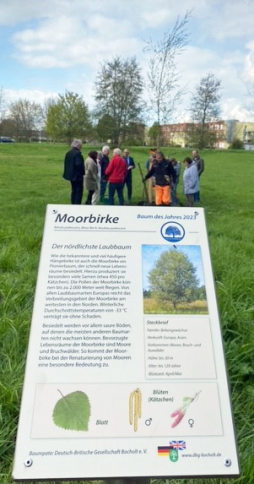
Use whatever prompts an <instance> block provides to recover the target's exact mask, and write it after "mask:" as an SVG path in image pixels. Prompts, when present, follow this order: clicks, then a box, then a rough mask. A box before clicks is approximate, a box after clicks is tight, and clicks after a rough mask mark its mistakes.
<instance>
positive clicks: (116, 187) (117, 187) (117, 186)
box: [108, 183, 124, 205]
mask: <svg viewBox="0 0 254 484" xmlns="http://www.w3.org/2000/svg"><path fill="white" fill-rule="evenodd" d="M115 191H117V195H118V199H119V205H124V199H123V183H109V184H108V198H109V205H115V202H114V196H115Z"/></svg>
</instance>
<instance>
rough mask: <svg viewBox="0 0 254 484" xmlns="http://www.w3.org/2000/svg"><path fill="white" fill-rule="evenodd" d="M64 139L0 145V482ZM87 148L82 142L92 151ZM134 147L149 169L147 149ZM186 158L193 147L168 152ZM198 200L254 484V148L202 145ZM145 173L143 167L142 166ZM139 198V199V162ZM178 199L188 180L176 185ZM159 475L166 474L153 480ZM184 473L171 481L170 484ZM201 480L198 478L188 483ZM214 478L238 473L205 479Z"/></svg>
mask: <svg viewBox="0 0 254 484" xmlns="http://www.w3.org/2000/svg"><path fill="white" fill-rule="evenodd" d="M66 151H67V146H63V145H56V146H51V145H44V144H41V145H36V144H32V145H26V144H23V145H22V144H21V145H18V144H13V145H11V144H10V145H8V144H6V145H4V144H0V193H1V198H0V213H1V218H0V220H1V224H0V240H1V246H0V303H1V323H0V357H1V358H0V362H1V365H0V482H1V483H3V484H8V483H10V482H11V478H10V474H11V468H12V460H13V454H14V446H15V437H16V428H17V421H18V414H19V407H20V398H21V391H22V383H23V375H24V366H25V358H26V348H27V342H28V334H29V328H30V321H31V312H32V306H33V297H34V290H35V283H36V277H37V267H38V261H39V254H40V245H41V238H42V231H43V223H44V215H45V207H46V204H47V203H54V204H55V203H63V204H68V203H69V199H70V187H69V183H67V182H65V181H64V180H63V179H62V172H63V157H64V153H65V152H66ZM88 151H89V149H88V148H87V147H84V149H83V154H84V156H86V154H87V153H88ZM130 154H131V155H132V156H133V157H134V159H135V161H136V162H138V161H139V162H140V163H141V164H142V166H143V167H145V161H146V159H147V149H146V148H135V149H134V148H133V149H132V150H130ZM165 154H166V155H170V156H175V157H177V158H178V159H179V160H181V161H182V160H183V158H184V156H186V155H190V151H187V150H180V149H174V150H169V149H167V148H166V149H165ZM202 156H203V157H204V159H205V172H204V174H203V175H202V178H201V200H202V204H200V206H204V207H205V209H206V218H207V226H208V233H209V240H210V248H211V256H212V262H213V268H214V276H215V281H216V288H217V296H218V304H219V309H220V316H221V323H222V330H223V338H224V343H225V350H226V361H227V367H228V371H229V378H230V382H231V391H232V401H233V412H234V416H235V423H236V432H237V439H238V446H239V451H240V462H241V467H242V475H241V477H240V478H239V479H237V480H235V481H234V482H239V483H241V484H252V483H253V482H254V430H253V429H254V366H253V360H254V262H253V261H254V243H253V241H254V189H253V181H254V154H253V153H252V152H243V151H239V152H237V151H235V152H234V151H225V152H218V151H214V150H213V151H206V152H203V153H202ZM144 171H145V168H144ZM133 192H134V195H133V204H137V203H138V202H140V200H141V199H142V183H141V179H140V174H139V172H138V169H136V170H134V172H133ZM179 195H180V200H181V201H182V203H185V197H184V196H183V195H182V184H180V186H179ZM157 482H160V481H157ZM184 482H186V481H184V480H178V481H176V480H170V483H171V484H176V483H184ZM188 482H191V483H194V482H195V483H200V484H201V483H202V482H203V480H202V479H194V480H191V481H188ZM206 482H207V483H209V484H212V483H214V482H216V483H218V482H224V483H226V482H232V480H227V479H225V480H224V479H223V480H220V479H219V480H214V479H208V480H207V481H206Z"/></svg>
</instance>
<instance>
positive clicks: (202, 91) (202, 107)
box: [190, 73, 221, 149]
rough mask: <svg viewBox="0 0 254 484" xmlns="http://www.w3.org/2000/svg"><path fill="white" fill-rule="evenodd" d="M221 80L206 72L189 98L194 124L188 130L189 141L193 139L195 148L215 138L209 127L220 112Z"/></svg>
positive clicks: (205, 144) (211, 141)
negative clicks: (190, 98)
mask: <svg viewBox="0 0 254 484" xmlns="http://www.w3.org/2000/svg"><path fill="white" fill-rule="evenodd" d="M220 87H221V81H220V80H219V79H217V78H216V77H215V76H214V74H211V73H208V74H207V75H206V76H205V77H203V78H202V79H201V81H200V83H199V85H197V86H196V92H195V93H194V94H193V96H192V100H191V117H192V120H193V122H194V123H196V125H195V124H194V125H193V128H192V130H191V131H190V143H192V140H195V145H196V147H197V148H199V149H202V148H205V147H206V146H211V145H212V143H214V140H215V139H216V136H215V134H214V133H213V132H212V130H211V129H210V127H209V123H210V122H211V121H216V120H217V119H218V117H219V114H220V105H219V101H220V98H221V96H220V93H219V90H220Z"/></svg>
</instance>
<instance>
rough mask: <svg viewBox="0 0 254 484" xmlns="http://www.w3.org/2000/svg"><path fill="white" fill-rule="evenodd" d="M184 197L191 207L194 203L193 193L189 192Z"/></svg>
mask: <svg viewBox="0 0 254 484" xmlns="http://www.w3.org/2000/svg"><path fill="white" fill-rule="evenodd" d="M186 198H187V206H188V207H193V205H194V193H190V194H188V195H186Z"/></svg>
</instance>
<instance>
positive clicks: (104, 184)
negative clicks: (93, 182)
mask: <svg viewBox="0 0 254 484" xmlns="http://www.w3.org/2000/svg"><path fill="white" fill-rule="evenodd" d="M107 184H108V182H107V180H106V181H105V180H101V191H100V200H101V202H103V200H104V195H105V191H106V188H107Z"/></svg>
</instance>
